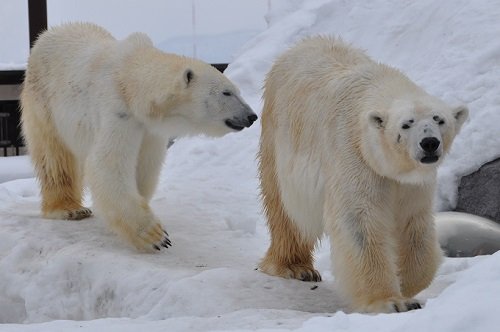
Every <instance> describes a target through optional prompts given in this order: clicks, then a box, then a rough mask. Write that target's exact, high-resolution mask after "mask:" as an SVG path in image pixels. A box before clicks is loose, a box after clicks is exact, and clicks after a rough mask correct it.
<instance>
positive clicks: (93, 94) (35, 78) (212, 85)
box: [21, 23, 257, 251]
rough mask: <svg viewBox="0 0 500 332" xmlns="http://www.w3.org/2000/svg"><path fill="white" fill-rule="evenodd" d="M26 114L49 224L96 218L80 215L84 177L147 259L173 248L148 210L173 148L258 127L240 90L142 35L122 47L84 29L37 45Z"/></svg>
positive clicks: (45, 37) (61, 30) (96, 30)
mask: <svg viewBox="0 0 500 332" xmlns="http://www.w3.org/2000/svg"><path fill="white" fill-rule="evenodd" d="M21 105H22V130H23V134H24V137H25V140H26V143H27V146H28V150H29V152H30V155H31V158H32V160H33V163H34V167H35V170H36V174H37V176H38V179H39V181H40V185H41V192H42V212H43V215H44V216H45V217H46V218H54V219H82V218H86V217H89V216H90V215H91V211H90V210H89V209H87V208H85V207H83V206H82V186H83V182H82V181H83V176H84V175H85V178H86V180H87V181H88V185H89V187H90V190H91V193H92V197H93V201H94V206H95V207H96V208H97V210H98V211H99V212H100V213H102V215H103V216H104V218H105V219H106V220H107V221H108V222H109V224H110V225H111V227H112V228H113V229H114V230H115V231H116V232H117V233H119V234H121V235H122V236H124V237H125V238H126V239H127V240H128V241H129V242H130V243H132V244H133V245H134V246H135V247H137V248H138V249H140V250H146V251H149V250H152V249H157V250H159V249H160V248H161V247H162V246H163V247H168V246H169V245H170V244H171V242H170V240H169V238H168V234H167V232H166V231H165V230H164V229H163V226H162V225H161V223H160V221H159V220H158V219H157V217H156V216H155V215H154V214H153V212H152V211H151V209H150V207H149V201H150V199H151V196H152V195H153V192H154V190H155V187H156V185H157V182H158V177H159V172H160V169H161V166H162V163H163V160H164V158H165V154H166V147H167V142H168V141H169V140H170V139H173V138H175V137H180V136H187V135H197V134H206V135H210V136H222V135H224V134H227V133H229V132H234V131H239V130H242V129H243V128H244V127H249V126H250V125H251V124H252V123H253V122H254V121H255V120H256V119H257V115H255V114H254V113H253V112H252V110H251V109H250V107H249V106H248V105H247V104H246V103H245V102H244V101H243V99H242V98H241V96H240V93H239V91H238V89H237V88H236V87H235V86H234V85H233V84H232V83H231V82H230V81H229V80H228V79H227V78H225V77H224V76H223V75H222V74H221V73H219V72H218V71H217V70H216V69H214V68H213V67H211V66H210V65H209V64H206V63H204V62H201V61H197V60H194V59H190V58H187V57H181V56H177V55H174V54H167V53H164V52H161V51H160V50H158V49H156V48H154V47H153V44H152V42H151V40H150V39H149V38H148V37H147V36H146V35H144V34H142V33H134V34H132V35H130V36H129V37H128V38H126V39H125V40H122V41H117V40H116V39H114V38H113V37H112V36H111V35H110V34H109V33H108V32H107V31H106V30H104V29H102V28H101V27H99V26H96V25H93V24H87V23H75V24H66V25H62V26H59V27H55V28H52V29H50V30H48V31H47V32H45V33H43V34H42V35H41V36H40V37H39V39H38V40H37V42H36V44H35V46H34V47H33V49H32V53H31V56H30V58H29V61H28V68H27V71H26V77H25V82H24V87H23V90H22V94H21Z"/></svg>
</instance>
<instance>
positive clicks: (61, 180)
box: [22, 98, 92, 220]
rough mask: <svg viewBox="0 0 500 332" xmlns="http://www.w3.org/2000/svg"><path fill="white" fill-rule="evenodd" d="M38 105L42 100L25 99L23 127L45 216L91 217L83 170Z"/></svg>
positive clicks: (45, 112) (64, 217)
mask: <svg viewBox="0 0 500 332" xmlns="http://www.w3.org/2000/svg"><path fill="white" fill-rule="evenodd" d="M37 105H42V103H37V102H36V100H30V98H24V100H23V115H22V126H23V134H24V138H25V140H26V143H27V145H28V150H29V153H30V154H31V158H32V160H33V165H34V168H35V171H36V173H37V175H38V179H39V181H40V186H41V195H42V213H43V216H44V217H45V218H48V219H68V220H80V219H84V218H87V217H90V216H91V215H92V211H91V210H90V209H88V208H85V207H83V206H82V171H81V169H80V168H79V166H78V164H77V162H76V160H75V157H74V155H73V154H72V153H71V151H69V150H68V148H67V147H66V146H65V145H64V143H63V142H61V139H60V138H59V137H58V135H57V132H56V130H55V128H54V126H53V125H52V123H51V122H50V120H49V119H47V118H44V116H43V115H45V114H48V112H47V110H45V109H36V107H38V106H37ZM39 115H42V116H39Z"/></svg>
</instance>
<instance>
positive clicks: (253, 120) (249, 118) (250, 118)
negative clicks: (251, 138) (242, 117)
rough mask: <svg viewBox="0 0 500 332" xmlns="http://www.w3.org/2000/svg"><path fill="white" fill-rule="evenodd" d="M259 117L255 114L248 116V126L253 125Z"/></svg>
mask: <svg viewBox="0 0 500 332" xmlns="http://www.w3.org/2000/svg"><path fill="white" fill-rule="evenodd" d="M258 118H259V117H258V116H257V115H256V114H252V115H249V116H248V122H250V124H252V123H254V122H255V120H257V119H258Z"/></svg>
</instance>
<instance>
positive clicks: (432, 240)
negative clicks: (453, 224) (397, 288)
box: [396, 186, 443, 297]
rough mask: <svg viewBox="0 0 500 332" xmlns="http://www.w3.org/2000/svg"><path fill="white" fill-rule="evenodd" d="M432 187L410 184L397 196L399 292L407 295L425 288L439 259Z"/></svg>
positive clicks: (433, 273) (440, 258) (439, 261)
mask: <svg viewBox="0 0 500 332" xmlns="http://www.w3.org/2000/svg"><path fill="white" fill-rule="evenodd" d="M432 197H433V189H432V188H431V189H429V188H426V187H425V186H410V187H409V188H407V189H406V190H405V192H404V194H402V195H400V200H401V201H400V203H399V204H398V205H399V206H401V207H404V209H402V210H401V211H399V213H398V214H397V216H396V222H397V225H398V227H399V229H398V232H397V234H399V236H400V237H399V239H398V240H399V243H398V247H399V271H400V278H401V292H402V293H403V295H404V296H406V297H412V296H415V295H417V294H418V293H419V292H420V291H422V290H423V289H425V288H427V287H428V286H429V285H430V283H431V282H432V280H433V279H434V276H435V274H436V271H437V269H438V267H439V264H440V263H441V260H442V256H443V255H442V251H441V248H440V247H439V242H438V240H437V235H436V230H435V228H434V216H433V215H432Z"/></svg>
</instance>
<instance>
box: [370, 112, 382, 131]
mask: <svg viewBox="0 0 500 332" xmlns="http://www.w3.org/2000/svg"><path fill="white" fill-rule="evenodd" d="M368 121H369V123H370V124H371V125H372V126H374V127H375V128H377V129H381V128H384V127H385V117H384V116H383V115H382V114H380V113H379V112H377V111H373V112H370V113H369V114H368Z"/></svg>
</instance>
